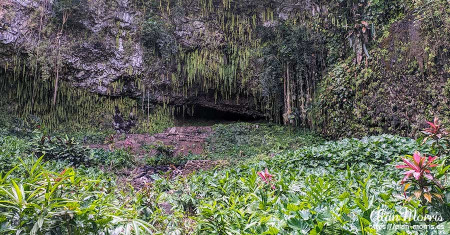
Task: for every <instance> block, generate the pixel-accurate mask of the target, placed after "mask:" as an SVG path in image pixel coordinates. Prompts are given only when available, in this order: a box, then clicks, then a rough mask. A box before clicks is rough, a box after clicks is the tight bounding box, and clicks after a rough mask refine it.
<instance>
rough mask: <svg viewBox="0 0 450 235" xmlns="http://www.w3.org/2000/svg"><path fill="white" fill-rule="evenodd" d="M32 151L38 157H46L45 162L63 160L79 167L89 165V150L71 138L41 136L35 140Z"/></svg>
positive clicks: (37, 136)
mask: <svg viewBox="0 0 450 235" xmlns="http://www.w3.org/2000/svg"><path fill="white" fill-rule="evenodd" d="M32 148H33V149H32V150H33V152H34V153H35V155H36V156H42V155H44V156H45V160H63V161H67V162H69V164H71V165H74V166H78V165H81V164H89V161H90V160H89V157H90V152H89V149H88V148H86V147H84V146H83V145H81V144H80V143H78V142H76V141H75V139H74V138H69V137H67V136H66V137H64V138H60V137H50V136H44V135H41V134H38V135H36V137H35V138H34V140H33V144H32Z"/></svg>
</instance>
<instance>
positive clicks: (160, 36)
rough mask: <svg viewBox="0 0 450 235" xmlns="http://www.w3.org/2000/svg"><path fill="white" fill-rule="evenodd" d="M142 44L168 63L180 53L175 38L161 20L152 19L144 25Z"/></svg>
mask: <svg viewBox="0 0 450 235" xmlns="http://www.w3.org/2000/svg"><path fill="white" fill-rule="evenodd" d="M142 44H143V45H144V46H145V47H146V48H147V49H149V50H150V51H151V52H153V53H155V54H156V55H158V56H159V57H161V58H164V59H165V60H168V61H169V60H170V59H171V58H172V57H173V56H174V55H175V54H176V53H177V52H178V45H177V42H176V40H175V37H174V36H173V34H172V33H170V32H169V30H168V29H167V28H166V26H165V24H164V23H163V22H162V21H161V20H159V19H154V18H150V19H148V20H147V21H146V22H145V23H144V24H143V26H142Z"/></svg>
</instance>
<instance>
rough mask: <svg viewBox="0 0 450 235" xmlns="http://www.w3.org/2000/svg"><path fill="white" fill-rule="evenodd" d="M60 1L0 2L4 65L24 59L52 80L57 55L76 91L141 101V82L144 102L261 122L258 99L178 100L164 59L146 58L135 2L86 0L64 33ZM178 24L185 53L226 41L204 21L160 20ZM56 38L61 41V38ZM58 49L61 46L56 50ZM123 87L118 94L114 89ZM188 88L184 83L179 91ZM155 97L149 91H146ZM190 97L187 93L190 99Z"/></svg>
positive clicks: (198, 96)
mask: <svg viewBox="0 0 450 235" xmlns="http://www.w3.org/2000/svg"><path fill="white" fill-rule="evenodd" d="M55 3H56V0H2V1H1V3H0V66H1V67H3V68H4V67H5V65H7V64H9V65H11V64H13V60H14V57H15V56H17V55H19V57H20V58H21V61H26V63H27V65H28V66H31V65H34V64H36V60H37V61H38V64H39V65H40V66H41V69H47V70H48V72H47V74H50V76H54V74H53V73H54V67H55V61H56V60H55V58H56V57H57V52H59V53H60V61H61V65H60V66H61V74H60V78H61V79H62V80H64V81H69V82H71V83H72V84H73V86H75V87H81V88H85V89H88V90H90V91H91V92H94V93H98V94H101V95H111V96H130V97H134V98H137V99H140V98H142V96H143V94H142V90H141V89H139V88H138V87H137V86H136V82H135V81H136V79H137V78H139V79H141V80H142V83H143V85H145V86H146V87H148V88H149V89H147V90H148V91H147V94H145V98H146V100H148V101H150V102H152V103H162V102H167V100H168V99H169V100H170V102H171V103H172V104H175V105H194V104H195V105H200V106H206V107H211V108H214V109H218V110H222V111H231V112H238V113H244V114H248V115H252V116H263V114H262V113H261V112H260V111H257V110H256V108H254V107H255V105H254V103H253V97H251V96H249V97H247V98H241V100H240V102H239V103H237V102H231V101H223V102H221V101H220V100H219V102H217V100H216V98H215V97H214V92H211V91H204V92H203V93H198V92H195V97H194V92H192V95H180V94H179V93H176V92H174V90H182V89H180V88H179V87H173V85H172V86H171V84H170V82H168V81H166V80H167V78H165V77H166V76H167V71H170V70H173V68H170V67H168V65H167V64H165V63H164V60H163V59H161V58H152V60H149V59H148V58H147V57H146V48H145V47H144V46H143V45H142V42H141V27H142V23H143V21H144V19H146V18H145V17H144V13H143V12H141V11H140V10H139V8H138V7H135V6H134V5H133V4H132V3H133V1H132V0H96V1H87V0H81V3H82V5H81V7H80V8H79V9H77V10H73V11H70V13H69V14H68V20H67V22H66V23H65V25H64V28H63V30H62V31H61V25H62V18H61V17H60V16H58V15H57V14H56V13H55ZM162 20H164V21H167V22H169V21H170V22H171V24H173V31H172V32H171V33H172V34H173V35H174V37H175V38H176V41H177V44H178V45H181V46H182V47H184V48H197V47H199V46H200V45H213V44H214V45H217V44H220V43H221V42H222V41H223V40H222V35H221V33H220V32H219V31H218V30H215V29H214V27H208V25H207V22H204V21H201V20H198V19H192V18H188V17H186V16H185V15H179V16H178V15H175V16H173V19H162ZM58 36H59V38H60V40H59V39H58ZM58 45H59V46H58ZM117 84H120V87H121V89H115V87H116V86H117ZM182 85H183V84H180V86H182ZM149 91H150V92H149ZM188 94H189V93H188Z"/></svg>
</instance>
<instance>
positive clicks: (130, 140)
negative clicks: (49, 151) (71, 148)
mask: <svg viewBox="0 0 450 235" xmlns="http://www.w3.org/2000/svg"><path fill="white" fill-rule="evenodd" d="M212 133H213V130H212V127H210V126H185V127H172V128H169V129H167V130H166V131H164V132H163V133H158V134H155V135H147V134H123V135H115V136H113V137H112V138H111V139H110V140H109V141H108V143H105V144H92V145H89V147H90V148H97V149H98V148H102V149H105V150H112V149H122V148H124V149H129V151H131V152H132V153H133V154H134V155H135V156H136V157H137V159H143V158H144V157H146V156H148V157H155V156H157V155H158V154H161V150H158V148H157V146H163V150H170V155H171V156H172V157H181V156H186V155H189V154H193V155H202V154H204V153H205V147H206V141H207V139H208V137H209V136H210V135H211V134H212ZM139 162H143V161H139ZM224 164H226V162H225V161H212V160H189V161H187V162H186V164H183V165H173V164H171V165H147V164H141V165H139V166H136V168H134V169H129V170H127V171H125V172H124V177H123V178H122V180H125V181H126V182H127V183H130V184H131V185H132V186H133V187H135V188H142V187H144V186H145V185H147V184H149V183H151V182H152V181H153V180H154V179H153V178H154V175H155V174H165V175H166V176H169V177H175V176H178V175H182V176H186V175H189V174H191V173H193V172H195V171H199V170H210V169H212V168H214V167H216V166H219V165H224Z"/></svg>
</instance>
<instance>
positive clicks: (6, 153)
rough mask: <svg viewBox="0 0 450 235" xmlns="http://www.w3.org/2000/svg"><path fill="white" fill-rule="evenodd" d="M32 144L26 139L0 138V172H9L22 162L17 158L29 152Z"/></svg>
mask: <svg viewBox="0 0 450 235" xmlns="http://www.w3.org/2000/svg"><path fill="white" fill-rule="evenodd" d="M29 148H30V144H29V142H28V141H27V140H25V139H19V138H17V137H14V136H0V172H8V171H9V170H11V169H12V168H14V167H15V166H16V165H18V164H19V163H20V161H19V160H18V159H17V158H16V156H19V155H21V154H23V153H24V152H26V151H27V150H29Z"/></svg>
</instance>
